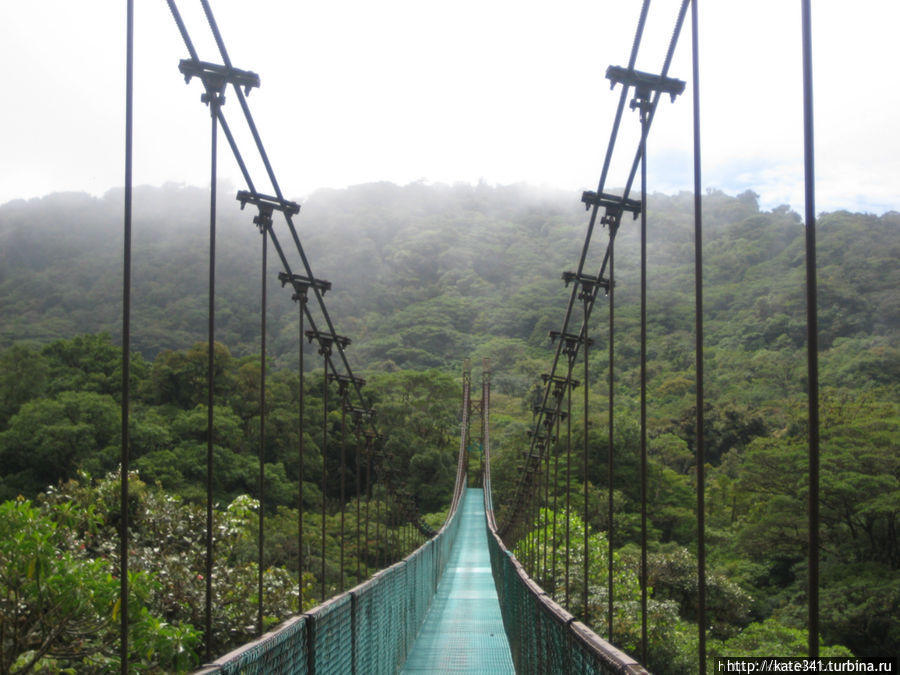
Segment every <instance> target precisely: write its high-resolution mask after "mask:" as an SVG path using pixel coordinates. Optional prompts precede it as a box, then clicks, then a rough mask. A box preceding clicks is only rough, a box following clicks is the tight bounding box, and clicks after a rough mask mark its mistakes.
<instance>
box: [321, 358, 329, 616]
mask: <svg viewBox="0 0 900 675" xmlns="http://www.w3.org/2000/svg"><path fill="white" fill-rule="evenodd" d="M322 363H323V365H324V366H325V372H324V374H323V377H322V602H325V598H326V595H325V592H326V591H325V519H326V499H325V494H326V489H327V483H326V477H327V476H328V470H327V467H326V463H325V457H326V455H327V448H328V360H327V359H323V361H322Z"/></svg>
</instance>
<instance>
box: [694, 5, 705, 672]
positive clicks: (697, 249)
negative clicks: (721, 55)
mask: <svg viewBox="0 0 900 675" xmlns="http://www.w3.org/2000/svg"><path fill="white" fill-rule="evenodd" d="M697 11H698V10H697V0H693V1H692V2H691V84H692V97H693V118H694V129H693V131H694V298H695V305H696V308H695V310H694V316H695V319H694V324H695V325H694V340H695V351H696V355H695V361H696V367H695V373H696V384H695V391H696V401H695V404H694V406H695V408H696V410H697V413H696V414H697V422H696V431H695V437H696V439H697V440H696V443H697V448H696V450H697V660H698V661H699V669H700V672H701V673H705V672H706V450H705V439H704V429H703V428H704V420H703V415H704V413H703V211H702V208H701V207H702V196H701V191H700V188H701V185H702V183H701V180H700V169H701V164H700V48H699V45H698V42H699V38H698V26H697Z"/></svg>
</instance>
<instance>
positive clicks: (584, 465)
mask: <svg viewBox="0 0 900 675" xmlns="http://www.w3.org/2000/svg"><path fill="white" fill-rule="evenodd" d="M582 291H583V292H584V298H585V299H584V313H585V317H584V331H583V335H584V342H583V343H582V344H583V346H584V383H583V387H584V392H583V394H584V448H583V450H582V454H581V471H582V484H583V491H584V515H583V518H584V584H583V585H582V589H581V600H582V603H584V619H583V621H584V623H585V624H587V625H590V619H591V613H590V610H589V608H588V578H589V577H590V571H591V565H590V563H591V549H590V546H588V531H589V529H590V527H589V525H588V523H589V517H590V509H589V506H588V445H589V440H588V436H589V434H588V425H589V424H590V420H589V419H588V417H589V414H588V394H589V392H590V389H591V388H590V386H589V385H588V382H589V380H588V354H589V351H590V347H589V345H588V317H587V313H588V295H589V294H588V293H587V292H586V291H585V289H584V288H582Z"/></svg>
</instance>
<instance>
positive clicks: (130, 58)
mask: <svg viewBox="0 0 900 675" xmlns="http://www.w3.org/2000/svg"><path fill="white" fill-rule="evenodd" d="M133 136H134V0H127V2H126V3H125V212H124V214H123V224H122V229H123V245H122V449H121V455H120V459H119V464H120V467H119V471H120V475H119V490H120V495H119V500H120V508H119V512H120V514H121V515H120V517H119V664H120V669H121V672H122V673H123V674H124V673H127V672H128V487H129V486H128V471H129V459H130V457H129V454H130V453H129V445H130V442H131V435H130V433H131V432H130V429H129V422H130V419H131V206H132V205H131V200H132V139H133Z"/></svg>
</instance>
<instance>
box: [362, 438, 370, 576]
mask: <svg viewBox="0 0 900 675" xmlns="http://www.w3.org/2000/svg"><path fill="white" fill-rule="evenodd" d="M371 503H372V437H371V436H370V435H368V434H367V435H366V532H365V539H364V540H363V555H364V556H365V559H366V576H368V574H369V567H370V560H369V522H370V517H369V515H370V514H369V505H370V504H371Z"/></svg>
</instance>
